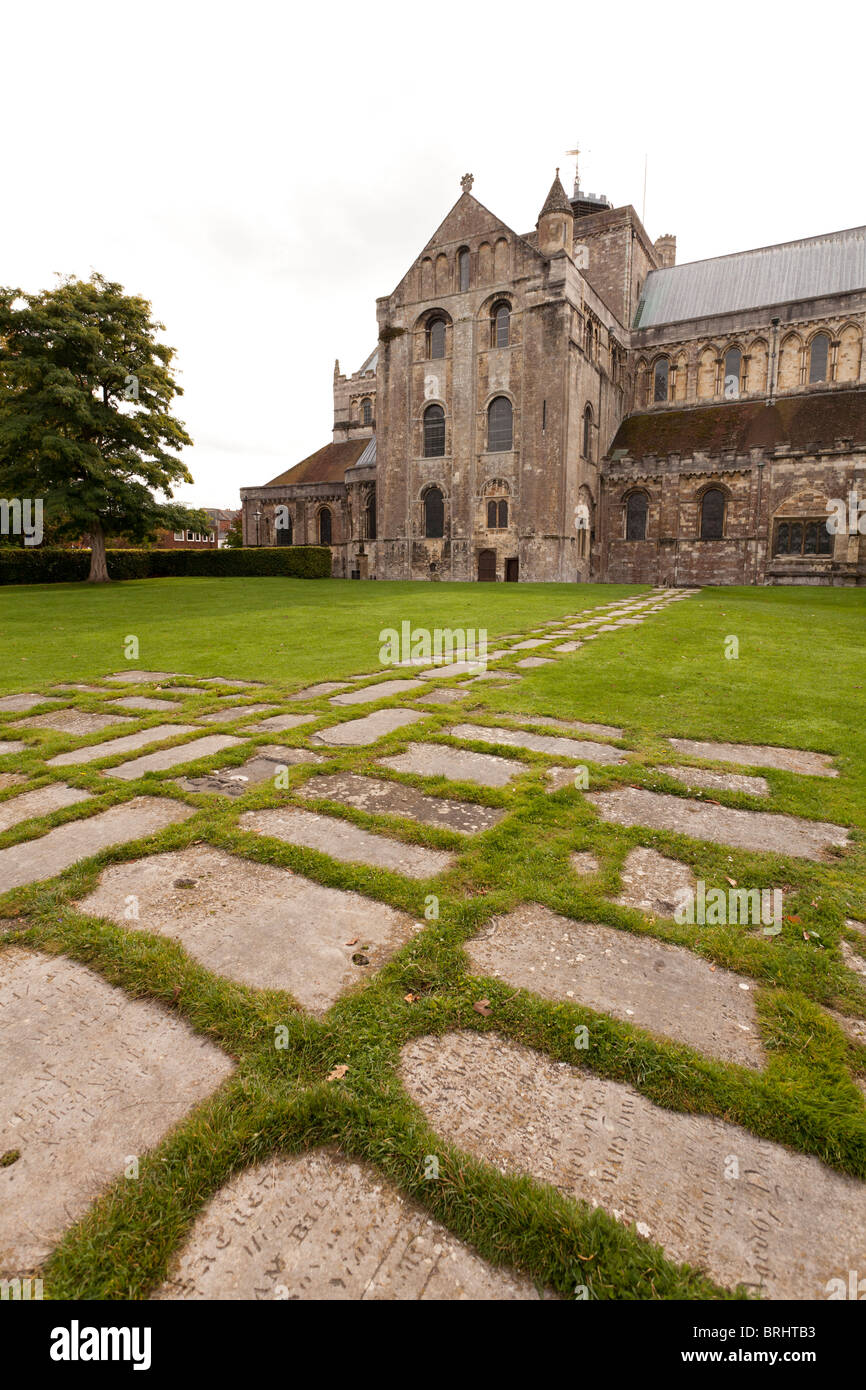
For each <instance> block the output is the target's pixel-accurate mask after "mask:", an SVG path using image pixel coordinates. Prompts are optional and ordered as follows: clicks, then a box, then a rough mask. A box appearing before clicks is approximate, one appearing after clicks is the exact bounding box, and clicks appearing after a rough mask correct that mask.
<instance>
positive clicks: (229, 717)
mask: <svg viewBox="0 0 866 1390" xmlns="http://www.w3.org/2000/svg"><path fill="white" fill-rule="evenodd" d="M269 709H279V705H226V706H225V707H224V708H223V709H216V710H214V711H213V712H212V713H211V714H201V715H199V717H198V719H197V720H196V723H197V724H229V723H232V722H233V721H234V720H235V719H252V717H253V715H254V714H264V713H265V712H266V710H269ZM291 717H292V718H293V719H294V718H295V717H296V716H295V715H292V716H291Z"/></svg>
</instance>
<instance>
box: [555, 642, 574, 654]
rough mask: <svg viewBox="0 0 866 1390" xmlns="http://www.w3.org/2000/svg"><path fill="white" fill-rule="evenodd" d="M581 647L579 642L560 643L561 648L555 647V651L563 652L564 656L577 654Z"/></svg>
mask: <svg viewBox="0 0 866 1390" xmlns="http://www.w3.org/2000/svg"><path fill="white" fill-rule="evenodd" d="M579 646H580V643H579V642H560V644H559V646H558V647H554V648H553V650H554V651H555V652H562V654H563V655H568V654H569V653H570V652H576V651H577V649H578V647H579Z"/></svg>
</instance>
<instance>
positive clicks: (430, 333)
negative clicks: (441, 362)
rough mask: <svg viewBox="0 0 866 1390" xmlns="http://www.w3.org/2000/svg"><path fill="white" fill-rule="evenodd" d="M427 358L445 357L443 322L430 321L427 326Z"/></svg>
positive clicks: (437, 319) (439, 320)
mask: <svg viewBox="0 0 866 1390" xmlns="http://www.w3.org/2000/svg"><path fill="white" fill-rule="evenodd" d="M427 356H428V357H444V356H445V320H444V319H442V318H435V319H431V320H430V322H429V323H428V325H427Z"/></svg>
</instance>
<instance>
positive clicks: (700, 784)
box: [658, 765, 770, 796]
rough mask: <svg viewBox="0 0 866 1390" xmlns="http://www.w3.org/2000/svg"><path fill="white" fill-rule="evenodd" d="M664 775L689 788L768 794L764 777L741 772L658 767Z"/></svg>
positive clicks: (767, 785)
mask: <svg viewBox="0 0 866 1390" xmlns="http://www.w3.org/2000/svg"><path fill="white" fill-rule="evenodd" d="M658 770H659V772H663V773H664V774H665V776H666V777H673V778H675V780H676V781H677V782H682V784H683V786H684V787H688V788H689V789H690V790H692V789H693V788H701V789H703V790H706V791H714V792H745V793H746V795H747V796H769V795H770V784H769V782H768V781H767V779H766V777H747V776H746V775H745V773H742V772H711V771H710V769H709V768H707V767H679V766H670V765H664V766H660V767H659V769H658Z"/></svg>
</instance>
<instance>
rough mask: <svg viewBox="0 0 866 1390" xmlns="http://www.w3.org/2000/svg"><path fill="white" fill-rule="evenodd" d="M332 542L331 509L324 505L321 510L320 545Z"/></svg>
mask: <svg viewBox="0 0 866 1390" xmlns="http://www.w3.org/2000/svg"><path fill="white" fill-rule="evenodd" d="M330 544H331V509H330V507H323V508H322V510H321V511H320V512H319V545H330Z"/></svg>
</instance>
